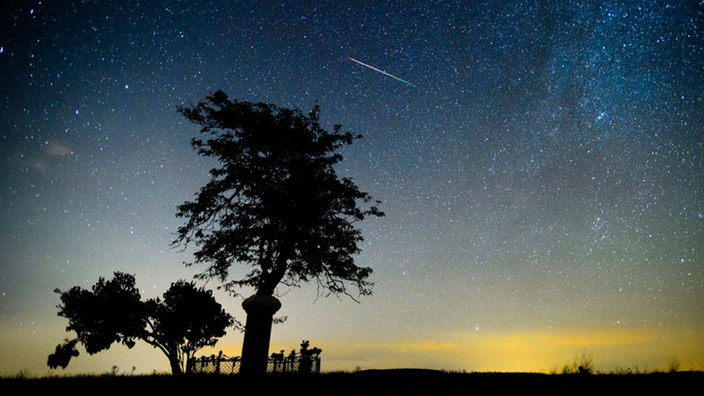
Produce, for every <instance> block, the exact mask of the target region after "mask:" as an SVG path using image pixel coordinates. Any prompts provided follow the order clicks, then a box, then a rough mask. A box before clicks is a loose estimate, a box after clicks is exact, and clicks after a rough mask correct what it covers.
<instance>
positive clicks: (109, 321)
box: [48, 272, 235, 374]
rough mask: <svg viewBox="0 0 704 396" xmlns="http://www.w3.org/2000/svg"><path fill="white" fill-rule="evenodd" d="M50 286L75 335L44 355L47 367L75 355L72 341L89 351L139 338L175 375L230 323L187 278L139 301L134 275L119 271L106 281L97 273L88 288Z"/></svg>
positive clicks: (208, 294)
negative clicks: (157, 295)
mask: <svg viewBox="0 0 704 396" xmlns="http://www.w3.org/2000/svg"><path fill="white" fill-rule="evenodd" d="M55 291H56V292H57V293H59V294H60V295H61V304H60V305H59V306H58V308H59V313H58V315H59V316H62V317H65V318H66V319H68V321H69V325H68V326H67V328H66V331H75V332H76V334H77V338H76V339H75V340H72V341H68V342H66V343H64V344H63V345H62V344H60V345H59V346H57V348H56V352H55V353H54V354H52V355H51V356H50V357H49V362H48V364H49V366H50V367H51V368H56V367H58V366H59V365H60V366H62V367H63V368H66V366H68V363H69V361H70V359H71V357H72V356H78V351H76V350H75V345H76V342H80V343H81V344H83V346H84V347H85V348H86V351H87V352H88V353H89V354H91V355H92V354H95V353H97V352H100V351H102V350H105V349H108V348H110V346H111V345H112V344H113V343H116V342H117V343H122V344H124V345H126V346H127V347H128V348H132V347H133V346H134V345H135V340H142V341H144V342H146V343H147V344H149V345H151V346H153V347H154V348H158V349H159V350H161V351H162V352H163V353H164V354H165V355H166V356H167V358H168V359H169V363H170V365H171V369H172V372H173V373H174V374H180V373H183V372H184V371H187V370H188V368H189V367H190V365H189V362H190V361H191V360H192V359H193V357H194V354H195V352H196V351H198V350H200V349H202V348H204V347H206V346H212V345H215V343H216V342H217V340H218V338H220V337H222V336H224V335H225V333H226V329H227V328H228V327H230V326H232V325H233V324H234V322H235V321H234V319H233V318H232V316H230V315H229V314H228V313H227V312H225V311H224V310H223V309H222V306H221V305H220V304H219V303H217V301H215V298H214V297H213V295H212V292H211V291H210V290H205V289H203V288H197V287H196V286H195V284H194V283H192V282H186V281H178V282H175V283H172V284H171V287H170V288H169V289H168V290H167V291H166V292H165V293H164V296H163V297H164V298H163V300H162V299H159V298H157V299H149V300H147V301H141V297H140V294H139V289H137V288H136V287H135V278H134V276H133V275H129V274H124V273H121V272H115V274H114V276H113V279H111V280H108V281H106V280H105V279H104V278H100V279H99V280H98V282H97V283H96V284H95V285H93V288H92V291H90V290H85V289H82V288H80V287H78V286H76V287H73V288H72V289H70V290H69V291H67V292H61V290H58V289H56V290H55ZM74 351H75V352H74Z"/></svg>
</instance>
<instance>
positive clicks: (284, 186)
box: [174, 91, 383, 296]
mask: <svg viewBox="0 0 704 396" xmlns="http://www.w3.org/2000/svg"><path fill="white" fill-rule="evenodd" d="M179 111H180V112H181V113H182V114H183V115H184V116H185V117H186V118H187V119H189V120H191V121H192V122H194V123H196V124H198V125H199V126H201V135H199V137H197V138H194V139H193V140H192V145H193V147H194V148H195V150H197V152H198V154H199V155H201V156H207V157H213V158H215V159H217V163H218V166H217V167H215V168H213V169H212V170H211V171H210V175H211V179H210V181H209V182H208V183H207V184H206V185H205V186H204V187H203V188H202V189H201V190H200V192H198V193H197V194H196V197H195V200H193V201H187V202H185V203H184V204H182V205H180V206H179V207H178V213H177V216H179V217H184V218H186V219H187V222H186V224H185V225H183V226H182V227H180V228H179V229H178V233H177V239H176V240H175V241H174V244H175V245H182V246H184V248H185V247H187V246H188V245H189V244H191V243H193V244H194V245H195V246H196V250H195V252H194V258H195V260H194V263H203V264H206V265H207V269H206V270H205V271H204V272H202V273H201V274H199V277H201V278H205V279H209V278H216V279H218V280H220V281H221V282H223V284H224V285H225V287H226V288H227V289H228V290H230V291H234V290H236V288H238V287H242V286H251V287H253V288H255V290H256V294H257V295H264V296H271V295H273V293H274V291H275V288H276V287H277V285H278V284H279V283H283V284H285V285H289V286H298V285H299V284H300V283H301V282H308V281H316V282H317V284H318V286H319V287H321V288H322V289H324V290H326V291H327V292H329V293H333V294H341V293H342V294H348V295H349V293H348V290H347V284H348V283H351V284H352V285H354V286H356V288H357V289H358V291H359V294H361V295H367V294H370V293H371V286H372V283H371V282H369V281H368V278H369V276H370V274H371V273H372V270H371V268H369V267H359V266H357V265H356V264H355V262H354V259H353V255H355V254H357V253H359V252H360V249H359V247H358V244H359V243H360V242H361V241H362V240H363V239H362V235H361V232H360V230H359V229H357V228H355V223H356V222H359V221H361V220H363V219H364V218H365V217H367V216H376V217H379V216H383V212H382V211H380V210H379V209H378V208H377V207H376V206H375V205H374V204H369V202H370V201H371V197H370V196H369V194H367V193H366V192H363V191H361V190H360V189H359V188H358V187H357V186H356V185H355V183H354V182H353V181H352V180H351V179H349V178H340V177H338V176H337V174H336V172H335V169H334V165H335V164H336V163H338V162H339V161H341V160H342V156H341V155H340V154H339V153H338V152H337V150H338V149H339V148H340V147H342V146H344V145H349V144H352V143H353V141H354V140H355V139H358V138H360V137H361V136H359V135H357V136H355V135H352V134H351V133H349V132H346V133H343V132H341V131H340V129H341V126H339V125H336V126H334V128H333V130H332V131H331V132H329V131H326V130H325V129H324V128H322V127H321V125H320V120H319V115H320V108H319V107H317V106H316V107H314V108H313V109H312V111H311V112H310V113H309V114H308V115H307V116H306V115H304V114H303V113H302V112H301V111H300V110H297V109H295V110H291V109H285V108H279V107H277V106H275V105H271V104H264V103H250V102H240V101H236V100H230V99H229V98H228V97H227V95H226V94H225V93H223V92H222V91H218V92H216V93H214V94H212V95H210V96H208V97H207V98H206V100H205V101H203V102H200V103H198V104H197V105H192V106H183V107H181V108H180V109H179ZM376 203H378V201H376ZM234 263H241V264H246V265H248V266H249V267H250V271H249V272H248V273H247V274H246V275H245V276H244V277H241V278H239V279H234V280H230V279H229V270H230V267H231V266H232V265H233V264H234ZM189 264H193V263H189Z"/></svg>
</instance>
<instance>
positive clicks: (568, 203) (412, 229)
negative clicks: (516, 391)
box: [0, 0, 704, 375]
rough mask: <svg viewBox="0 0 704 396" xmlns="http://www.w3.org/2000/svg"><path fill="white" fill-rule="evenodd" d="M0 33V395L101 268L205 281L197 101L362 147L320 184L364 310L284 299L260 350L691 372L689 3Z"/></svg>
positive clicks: (333, 360)
mask: <svg viewBox="0 0 704 396" xmlns="http://www.w3.org/2000/svg"><path fill="white" fill-rule="evenodd" d="M0 18H2V19H1V20H0V101H1V103H0V132H1V135H0V138H1V140H0V154H1V156H0V159H2V166H1V167H0V183H1V184H0V224H1V225H0V334H2V336H1V337H0V374H2V375H5V374H13V373H17V372H19V371H20V370H27V371H28V372H30V373H34V374H37V375H44V374H46V373H48V371H49V369H48V367H47V366H46V357H47V355H48V354H50V353H51V352H53V349H54V347H55V346H56V344H58V343H59V342H61V341H62V340H63V339H64V338H66V337H73V336H74V335H73V334H71V333H66V332H65V331H64V329H65V327H66V325H67V322H66V320H65V319H63V318H60V317H58V316H57V315H56V312H57V309H56V305H57V304H58V303H59V296H58V295H57V294H55V293H54V292H53V290H54V289H55V288H59V289H61V290H67V289H69V288H70V287H72V286H75V285H77V286H81V287H84V288H89V287H90V286H91V285H92V284H94V283H95V282H96V281H97V280H98V278H99V277H101V276H102V277H111V275H112V273H113V272H114V271H122V272H128V273H131V274H134V275H135V276H136V279H137V286H138V287H139V288H140V290H141V291H142V293H143V294H144V296H145V298H148V297H156V296H159V295H161V294H162V293H163V292H164V291H165V290H166V289H167V288H168V286H169V285H170V283H171V282H174V281H176V280H178V279H181V278H183V279H191V278H192V277H193V275H195V274H196V273H198V272H200V271H202V270H203V269H205V267H186V266H184V265H183V262H184V261H189V260H190V257H191V256H190V254H191V252H190V251H189V250H186V251H185V252H182V251H180V250H179V249H173V248H172V247H171V246H170V244H171V242H172V241H173V240H174V239H175V232H176V228H177V227H178V226H179V225H181V224H182V222H183V219H177V218H176V216H175V214H176V206H177V205H178V204H181V203H183V202H184V201H186V200H191V199H192V198H193V196H194V194H195V193H196V192H197V191H198V190H199V188H200V187H201V186H203V185H204V184H206V183H207V181H208V177H209V176H208V170H209V169H210V168H211V167H212V166H213V165H214V164H213V163H212V162H211V160H209V159H206V158H202V157H198V156H197V155H196V153H195V152H194V151H193V150H192V148H191V146H190V139H191V138H192V137H193V136H196V135H197V131H198V128H197V126H196V125H194V124H191V123H190V122H188V121H187V120H186V119H185V118H184V117H183V116H181V115H180V114H178V112H177V111H176V109H177V107H178V106H179V105H182V104H189V103H196V102H198V101H200V100H203V99H204V98H205V97H206V96H207V95H208V94H209V93H211V92H214V91H217V90H223V91H225V92H226V93H227V94H228V95H229V96H230V97H231V98H232V99H237V100H242V101H253V102H266V103H273V104H276V105H277V106H281V107H292V108H293V107H295V108H299V109H302V110H304V111H307V110H309V109H311V108H312V107H313V106H314V105H315V104H316V103H317V104H319V105H320V106H321V108H322V111H321V117H322V121H323V123H324V125H325V126H326V128H332V126H333V125H335V124H341V125H342V126H343V130H345V131H350V132H353V133H355V134H357V133H359V134H362V135H363V136H364V138H363V139H360V140H358V141H356V142H355V144H354V145H352V146H349V147H346V148H344V150H343V151H342V154H343V156H344V157H345V160H344V161H343V162H341V163H340V164H339V166H338V171H339V174H340V175H342V176H349V177H352V178H353V179H354V180H355V181H356V182H357V184H358V185H359V186H360V188H361V189H362V190H364V191H367V192H368V193H369V194H370V195H372V197H374V198H375V199H379V200H381V201H383V203H382V205H381V206H380V208H381V209H382V210H383V211H384V212H385V213H386V217H383V218H380V219H374V218H372V219H369V220H367V221H365V222H364V223H362V224H361V227H362V229H363V233H364V237H365V242H364V244H363V246H362V248H363V253H362V254H360V255H359V256H358V257H357V263H358V265H360V266H370V267H372V268H373V269H374V273H373V275H372V278H371V280H372V281H373V282H374V283H375V287H374V295H373V296H371V297H362V298H361V299H360V302H361V303H360V304H358V303H355V302H354V301H353V300H351V299H349V298H339V299H338V298H335V297H325V296H324V295H318V293H316V289H315V287H314V286H313V285H310V286H306V287H302V288H301V289H286V288H280V289H279V294H280V296H281V297H280V300H281V301H282V304H283V308H282V309H281V311H280V312H279V313H278V314H277V315H278V316H288V320H287V321H286V322H285V323H284V324H279V325H275V326H274V329H273V334H272V351H278V350H279V349H286V350H290V349H292V348H295V347H298V344H299V343H300V341H301V340H303V339H306V340H310V342H311V345H312V346H317V347H321V348H322V350H323V353H322V359H323V363H322V368H323V370H324V371H325V370H353V369H355V368H356V367H360V368H362V369H366V368H387V367H427V368H435V369H450V370H467V371H472V370H477V371H488V370H491V371H549V370H550V369H552V368H553V367H557V366H559V367H562V365H564V364H568V363H571V362H572V361H573V359H574V358H575V356H578V355H580V354H582V353H586V354H592V355H593V359H594V364H595V366H596V367H597V369H599V370H603V371H608V370H612V369H615V368H617V367H622V368H629V367H630V368H633V369H635V368H639V369H657V368H665V366H666V364H667V361H668V359H669V358H671V357H675V358H676V359H678V360H679V361H681V363H682V368H683V369H704V159H703V158H704V143H703V142H704V2H701V1H678V0H673V1H626V0H623V1H549V0H543V1H537V0H521V1H423V2H421V1H413V2H411V1H329V2H328V1H315V2H313V1H297V2H294V1H279V2H273V1H235V0H229V1H195V0H194V1H135V0H121V1H112V2H110V1H88V0H86V1H58V0H57V1H48V0H44V1H19V0H16V1H13V0H9V1H3V2H2V5H0ZM349 58H353V59H355V60H358V61H359V62H363V63H365V64H367V65H370V66H372V67H374V68H376V69H378V70H380V71H384V72H386V73H388V74H391V75H393V76H396V77H397V78H398V79H401V80H404V81H406V82H408V83H404V81H401V80H398V79H394V78H392V77H390V76H388V75H386V74H384V73H381V72H379V71H376V70H373V69H372V68H369V67H365V66H364V65H362V64H360V63H357V62H355V61H352V60H351V59H349ZM233 269H235V271H234V272H238V271H239V268H233ZM244 270H245V268H244V267H243V268H242V271H244ZM206 286H207V287H208V288H213V289H215V288H216V287H217V286H218V283H217V282H215V281H211V282H210V283H208V284H207V285H206ZM242 293H243V294H244V296H245V297H246V296H247V295H248V294H249V293H251V290H249V291H248V290H243V291H242ZM216 295H217V298H218V300H219V302H221V303H222V304H223V306H224V307H225V308H226V309H227V310H228V312H230V313H231V314H233V315H234V316H235V317H236V318H237V319H238V320H240V321H244V319H245V313H244V311H243V310H242V309H241V306H240V304H241V301H242V299H241V298H238V297H231V296H229V295H227V294H225V293H222V292H217V293H216ZM241 342H242V334H241V333H239V332H237V331H234V330H231V331H230V332H229V333H228V335H227V336H226V337H225V338H223V339H222V340H221V341H220V343H219V344H218V346H217V347H216V348H215V349H214V350H212V351H211V350H208V351H206V352H205V353H207V354H211V353H217V351H218V350H220V349H222V350H223V351H224V353H225V354H227V355H230V356H237V355H239V354H240V348H241ZM79 350H80V351H81V356H79V357H78V358H76V359H75V361H73V362H72V363H71V365H70V366H69V368H68V369H67V370H66V372H69V373H75V372H95V373H101V372H106V371H110V369H111V367H113V366H118V367H119V369H120V371H122V372H130V371H131V370H132V367H135V372H139V373H149V372H152V371H153V370H157V371H168V363H167V359H166V358H165V357H164V356H163V355H162V354H161V353H160V352H159V351H157V350H154V349H152V348H151V347H149V346H146V345H145V344H143V343H142V344H138V346H137V347H135V348H134V349H133V350H128V349H127V348H125V347H124V346H122V345H116V346H113V348H112V349H111V350H110V351H108V352H101V353H99V354H97V355H94V356H89V355H88V354H87V353H86V352H85V350H84V349H83V348H82V347H80V346H79ZM59 372H63V371H61V370H59Z"/></svg>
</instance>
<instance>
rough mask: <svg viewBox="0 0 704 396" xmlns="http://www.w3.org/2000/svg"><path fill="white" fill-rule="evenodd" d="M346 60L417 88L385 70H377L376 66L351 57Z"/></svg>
mask: <svg viewBox="0 0 704 396" xmlns="http://www.w3.org/2000/svg"><path fill="white" fill-rule="evenodd" d="M346 58H347V59H349V60H351V61H352V62H356V63H359V64H360V65H362V66H365V67H368V68H370V69H372V70H374V71H377V72H379V73H381V74H383V75H385V76H389V77H391V78H393V79H395V80H398V81H401V82H402V83H406V84H408V85H410V86H412V87H415V85H413V84H411V83H409V82H408V81H406V80H403V79H400V78H398V77H396V76H394V75H393V74H389V73H387V72H385V71H383V70H379V69H377V68H376V67H374V66H370V65H368V64H366V63H364V62H360V61H358V60H357V59H354V58H350V57H349V56H347V57H346Z"/></svg>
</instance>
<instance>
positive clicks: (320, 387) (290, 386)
mask: <svg viewBox="0 0 704 396" xmlns="http://www.w3.org/2000/svg"><path fill="white" fill-rule="evenodd" d="M703 384H704V372H680V373H655V374H632V375H609V374H598V375H577V374H572V375H546V374H513V373H471V374H459V373H443V372H439V371H432V370H415V369H398V370H368V371H362V372H359V373H350V374H320V375H310V376H299V375H284V374H279V375H275V374H274V375H267V376H262V377H250V378H246V377H240V376H224V375H223V376H189V377H181V378H174V377H170V376H102V377H65V378H61V377H57V378H42V379H0V389H3V390H9V391H11V393H12V394H17V391H21V392H27V391H30V392H31V391H40V392H48V394H69V395H76V394H99V393H101V392H103V391H105V392H107V393H108V394H110V395H111V396H112V395H115V394H118V395H119V394H124V395H129V396H132V395H135V394H140V395H141V394H179V395H180V394H186V393H191V394H192V395H194V396H196V395H198V396H200V395H208V394H210V395H219V394H239V395H300V394H303V395H306V396H307V395H355V396H374V395H433V396H435V395H516V394H540V395H592V396H603V395H648V394H661V395H673V394H677V393H685V392H687V393H691V392H692V390H696V391H695V393H696V392H697V391H700V390H701V388H702V385H703ZM44 394H47V393H44Z"/></svg>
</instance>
